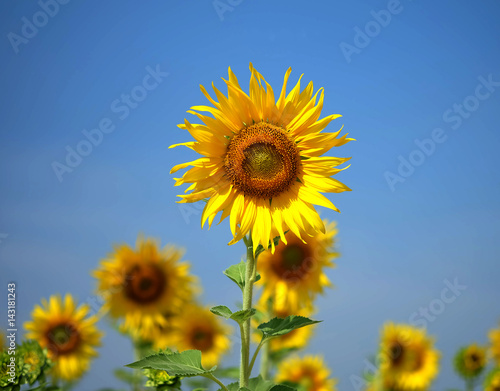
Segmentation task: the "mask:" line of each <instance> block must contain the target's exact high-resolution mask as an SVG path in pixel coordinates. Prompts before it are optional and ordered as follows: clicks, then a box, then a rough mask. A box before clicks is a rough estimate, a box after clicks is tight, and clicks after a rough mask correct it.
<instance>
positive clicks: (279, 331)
mask: <svg viewBox="0 0 500 391" xmlns="http://www.w3.org/2000/svg"><path fill="white" fill-rule="evenodd" d="M319 322H320V321H317V320H311V319H309V318H306V317H304V316H298V315H291V316H287V317H286V318H284V319H283V318H273V319H271V320H270V321H269V322H267V323H262V324H261V325H259V327H258V329H259V330H260V331H262V333H263V336H264V338H273V337H278V336H280V335H284V334H288V333H289V332H290V331H293V330H295V329H298V328H301V327H304V326H309V325H311V324H315V323H319Z"/></svg>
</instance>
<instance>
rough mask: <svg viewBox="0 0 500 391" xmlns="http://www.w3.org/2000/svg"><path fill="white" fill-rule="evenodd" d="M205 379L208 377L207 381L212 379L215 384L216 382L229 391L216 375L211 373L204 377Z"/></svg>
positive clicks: (225, 390)
mask: <svg viewBox="0 0 500 391" xmlns="http://www.w3.org/2000/svg"><path fill="white" fill-rule="evenodd" d="M202 376H203V377H206V378H207V379H210V380H213V381H214V382H216V383H217V384H218V385H219V386H220V387H221V388H222V389H223V390H224V391H229V390H228V389H227V387H226V386H225V385H224V384H223V383H222V382H221V381H220V380H219V379H217V378H216V377H215V375H213V374H211V373H207V374H206V375H202Z"/></svg>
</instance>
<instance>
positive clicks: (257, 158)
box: [224, 122, 300, 199]
mask: <svg viewBox="0 0 500 391" xmlns="http://www.w3.org/2000/svg"><path fill="white" fill-rule="evenodd" d="M299 164H300V156H299V152H298V150H297V147H296V146H295V143H294V142H293V141H292V140H290V138H289V137H288V135H287V134H286V131H285V130H284V129H282V128H280V127H278V126H275V125H272V124H268V123H266V122H259V123H257V124H254V125H251V126H249V127H246V128H244V129H242V130H241V132H240V133H239V134H237V135H236V136H234V137H233V138H232V139H231V142H230V143H229V145H228V147H227V153H226V156H225V158H224V168H225V170H226V174H227V176H228V178H229V180H230V181H231V183H232V184H233V186H234V187H236V188H237V189H238V190H240V191H242V192H243V193H244V194H245V195H250V196H257V197H260V198H266V199H267V198H272V197H276V196H277V195H279V194H281V193H282V192H284V191H286V190H288V189H289V188H290V186H291V185H292V183H293V182H294V181H295V180H296V179H297V175H298V170H299Z"/></svg>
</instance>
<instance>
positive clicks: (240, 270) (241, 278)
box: [224, 261, 260, 290]
mask: <svg viewBox="0 0 500 391" xmlns="http://www.w3.org/2000/svg"><path fill="white" fill-rule="evenodd" d="M245 269H246V263H245V262H244V261H241V262H240V263H237V264H236V265H231V266H229V267H228V268H227V269H226V270H224V274H225V275H226V276H228V277H229V278H230V279H231V280H232V281H234V282H235V283H236V284H237V285H238V286H239V287H240V289H241V290H243V288H244V287H245ZM259 280H260V274H259V273H257V275H256V277H255V281H254V282H257V281H259Z"/></svg>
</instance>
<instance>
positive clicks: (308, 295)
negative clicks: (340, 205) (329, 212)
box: [257, 221, 339, 314]
mask: <svg viewBox="0 0 500 391" xmlns="http://www.w3.org/2000/svg"><path fill="white" fill-rule="evenodd" d="M325 226H326V233H318V234H316V235H315V236H314V237H311V238H308V239H307V243H303V242H302V241H301V240H300V239H299V238H298V237H297V236H296V235H295V234H293V233H288V234H287V235H286V237H287V240H288V243H287V244H284V243H280V244H278V246H277V247H276V251H275V252H274V254H273V253H272V252H271V251H269V250H267V251H264V252H263V253H262V254H261V255H260V256H259V273H260V274H261V276H262V278H261V280H259V281H258V282H257V284H261V285H263V287H264V288H263V292H262V296H261V298H260V304H261V305H264V303H266V302H267V301H268V300H272V304H273V308H274V311H276V312H278V313H289V314H291V313H293V312H296V311H298V310H299V309H302V308H306V309H308V310H309V311H311V310H312V308H313V302H314V299H315V298H316V295H317V294H318V293H320V294H321V293H323V291H324V288H326V287H331V286H332V284H331V283H330V280H329V279H328V277H327V276H326V274H325V269H326V268H331V267H334V263H333V262H332V259H333V258H336V257H338V255H339V254H338V253H337V252H336V251H335V250H334V237H335V235H336V233H337V229H336V228H335V223H334V222H331V223H329V222H328V221H325Z"/></svg>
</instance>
